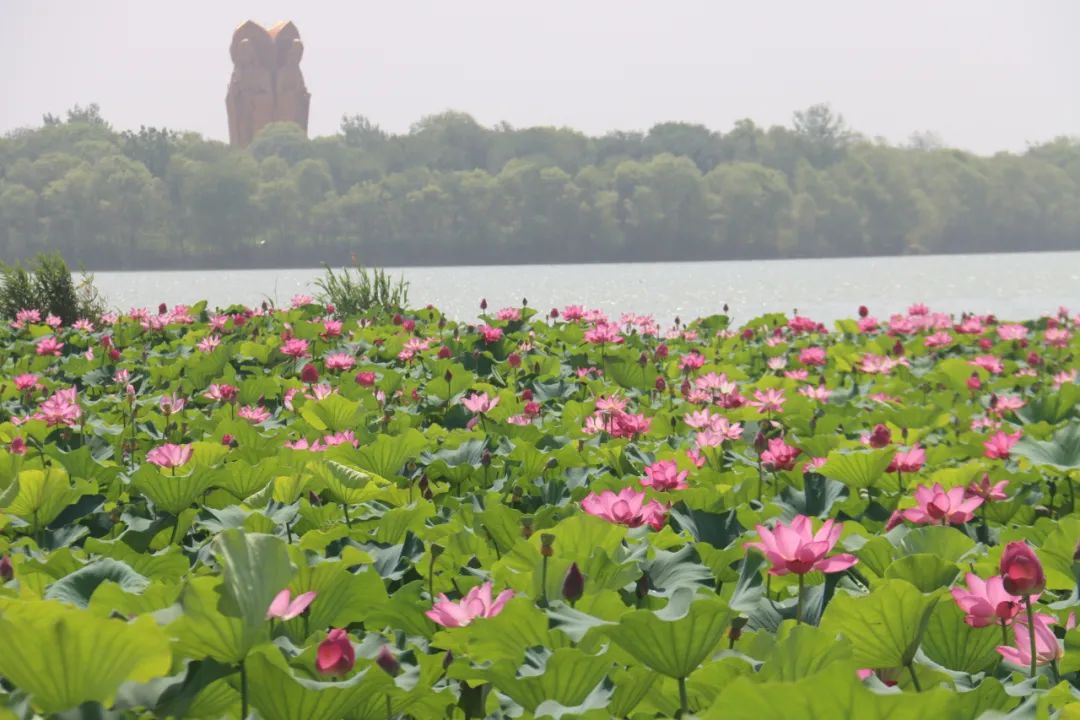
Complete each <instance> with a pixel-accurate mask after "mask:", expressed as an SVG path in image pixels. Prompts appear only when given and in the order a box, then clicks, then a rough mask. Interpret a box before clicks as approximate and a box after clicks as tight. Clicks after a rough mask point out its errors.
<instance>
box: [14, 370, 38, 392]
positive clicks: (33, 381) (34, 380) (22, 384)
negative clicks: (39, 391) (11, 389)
mask: <svg viewBox="0 0 1080 720" xmlns="http://www.w3.org/2000/svg"><path fill="white" fill-rule="evenodd" d="M14 380H15V389H16V390H18V391H19V392H25V391H27V390H33V389H34V388H36V387H38V376H37V375H34V374H33V373H23V374H22V375H16V376H15V378H14Z"/></svg>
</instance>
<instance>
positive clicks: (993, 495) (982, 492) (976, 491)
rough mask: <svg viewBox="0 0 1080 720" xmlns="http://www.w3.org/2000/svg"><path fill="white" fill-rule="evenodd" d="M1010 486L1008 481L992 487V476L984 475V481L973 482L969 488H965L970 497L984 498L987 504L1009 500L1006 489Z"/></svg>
mask: <svg viewBox="0 0 1080 720" xmlns="http://www.w3.org/2000/svg"><path fill="white" fill-rule="evenodd" d="M1008 486H1009V481H1008V480H1001V481H999V482H997V483H994V484H993V485H991V484H990V476H989V475H987V474H986V473H983V476H982V480H980V481H979V482H975V481H974V480H972V481H971V482H970V483H968V486H967V487H966V488H964V493H965V494H966V495H967V496H968V497H979V498H982V499H983V500H984V501H985V502H989V501H991V500H1006V499H1008V496H1007V495H1006V494H1005V488H1006V487H1008Z"/></svg>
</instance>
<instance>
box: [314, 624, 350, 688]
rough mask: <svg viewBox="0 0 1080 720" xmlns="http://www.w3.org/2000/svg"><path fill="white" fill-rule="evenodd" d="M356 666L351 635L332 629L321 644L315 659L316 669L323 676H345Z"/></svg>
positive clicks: (341, 630) (338, 629)
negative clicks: (350, 639)
mask: <svg viewBox="0 0 1080 720" xmlns="http://www.w3.org/2000/svg"><path fill="white" fill-rule="evenodd" d="M355 664H356V651H355V650H353V646H352V642H350V641H349V634H348V633H346V632H345V631H344V630H343V629H341V628H334V629H332V630H331V631H330V632H329V633H328V634H327V636H326V639H324V640H323V641H322V642H321V643H319V650H318V654H317V655H316V658H315V669H316V670H318V671H319V672H320V673H321V674H323V675H335V676H338V675H344V674H346V673H347V672H349V671H350V670H352V669H353V666H354V665H355Z"/></svg>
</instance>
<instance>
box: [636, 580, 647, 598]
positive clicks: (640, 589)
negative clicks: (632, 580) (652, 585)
mask: <svg viewBox="0 0 1080 720" xmlns="http://www.w3.org/2000/svg"><path fill="white" fill-rule="evenodd" d="M648 594H649V576H648V575H642V576H641V577H639V578H638V581H637V584H636V585H634V595H636V596H637V598H638V599H639V600H640V599H642V598H644V597H646V596H647V595H648Z"/></svg>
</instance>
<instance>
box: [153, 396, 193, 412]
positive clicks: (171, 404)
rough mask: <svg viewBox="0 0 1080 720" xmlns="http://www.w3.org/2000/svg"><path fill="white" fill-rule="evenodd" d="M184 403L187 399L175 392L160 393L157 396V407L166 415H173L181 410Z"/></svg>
mask: <svg viewBox="0 0 1080 720" xmlns="http://www.w3.org/2000/svg"><path fill="white" fill-rule="evenodd" d="M186 404H187V401H186V400H184V398H183V397H181V396H180V395H176V394H175V393H173V394H169V395H162V396H161V397H160V398H158V407H159V408H161V412H163V413H165V414H166V415H175V414H176V413H178V412H181V411H183V409H184V406H185V405H186Z"/></svg>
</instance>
